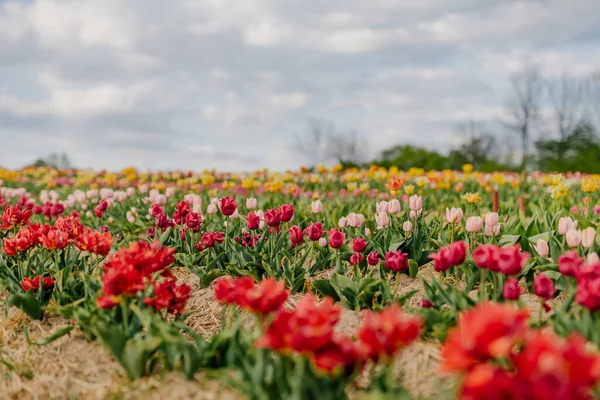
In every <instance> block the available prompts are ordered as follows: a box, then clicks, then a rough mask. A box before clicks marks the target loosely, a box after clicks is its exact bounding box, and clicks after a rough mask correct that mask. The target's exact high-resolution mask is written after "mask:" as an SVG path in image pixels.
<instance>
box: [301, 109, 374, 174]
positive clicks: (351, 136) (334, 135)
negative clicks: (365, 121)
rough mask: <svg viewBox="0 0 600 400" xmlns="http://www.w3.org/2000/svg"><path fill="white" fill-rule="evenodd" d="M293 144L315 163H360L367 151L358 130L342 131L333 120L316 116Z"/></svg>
mask: <svg viewBox="0 0 600 400" xmlns="http://www.w3.org/2000/svg"><path fill="white" fill-rule="evenodd" d="M293 146H294V150H296V151H299V152H300V153H302V154H304V155H305V156H306V157H307V158H308V159H309V160H310V162H311V163H312V164H313V165H315V164H319V163H325V162H327V161H337V162H343V163H358V162H361V161H363V159H364V157H365V156H366V151H367V146H366V143H364V142H363V140H362V139H361V137H360V135H359V134H358V132H357V131H356V130H348V131H340V130H338V129H337V128H336V127H335V126H334V125H333V124H332V123H331V122H327V121H324V120H319V119H314V118H313V119H311V120H310V121H309V122H308V126H307V129H306V130H305V131H304V132H300V133H298V134H297V135H296V137H295V141H294V143H293Z"/></svg>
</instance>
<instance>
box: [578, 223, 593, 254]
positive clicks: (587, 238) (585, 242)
mask: <svg viewBox="0 0 600 400" xmlns="http://www.w3.org/2000/svg"><path fill="white" fill-rule="evenodd" d="M595 241H596V230H595V229H594V228H592V227H591V226H590V227H588V228H585V229H584V230H583V231H581V245H582V246H583V247H585V248H586V249H589V248H591V247H592V246H593V245H594V242H595Z"/></svg>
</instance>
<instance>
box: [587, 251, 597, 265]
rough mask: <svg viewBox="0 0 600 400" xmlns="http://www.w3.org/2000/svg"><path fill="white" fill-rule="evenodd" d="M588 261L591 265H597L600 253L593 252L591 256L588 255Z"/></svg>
mask: <svg viewBox="0 0 600 400" xmlns="http://www.w3.org/2000/svg"><path fill="white" fill-rule="evenodd" d="M586 261H587V263H588V264H590V265H591V264H596V263H597V262H598V261H600V257H598V253H595V252H591V253H590V254H588V256H587V260H586Z"/></svg>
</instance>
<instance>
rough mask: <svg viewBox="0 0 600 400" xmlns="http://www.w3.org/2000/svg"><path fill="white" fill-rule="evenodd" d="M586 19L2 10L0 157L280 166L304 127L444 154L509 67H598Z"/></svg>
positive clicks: (305, 8)
mask: <svg viewBox="0 0 600 400" xmlns="http://www.w3.org/2000/svg"><path fill="white" fill-rule="evenodd" d="M598 15H600V3H598V2H596V1H595V0H576V1H573V2H564V1H561V0H546V1H512V0H445V1H443V2H442V1H438V0H423V1H419V2H415V1H410V0H373V1H369V2H364V1H359V0H331V1H328V2H317V1H312V2H309V1H301V0H261V1H258V0H256V1H254V0H248V1H245V2H239V1H236V0H224V1H219V2H215V1H211V0H181V1H178V2H164V1H161V0H132V1H128V2H122V1H119V0H106V1H103V2H97V1H91V0H77V1H74V0H44V1H41V0H33V1H28V2H24V1H22V2H15V1H9V2H6V1H5V2H2V1H0V138H1V139H2V140H3V142H4V141H6V140H7V139H8V140H9V141H10V139H11V138H12V139H13V140H12V142H11V143H9V144H5V145H3V148H2V149H0V163H7V164H9V165H10V166H13V167H19V166H21V165H22V164H23V163H24V162H25V161H28V160H25V159H28V158H32V157H34V156H36V155H43V153H45V152H47V151H49V150H52V151H56V150H60V149H62V150H65V151H67V152H69V153H70V154H71V155H72V158H73V160H74V161H75V162H76V163H77V164H78V165H80V166H82V167H85V166H88V165H89V166H92V167H95V168H101V167H107V168H121V167H123V166H124V165H136V166H138V167H140V168H152V169H157V168H163V169H164V168H186V169H187V168H192V167H193V168H208V167H211V166H215V167H218V168H222V169H232V170H243V169H254V168H258V167H262V166H268V167H272V168H278V169H284V168H289V167H293V166H294V165H295V164H298V163H302V162H303V160H302V158H301V156H300V155H298V154H295V153H294V151H293V148H291V146H290V143H291V142H292V141H293V136H294V134H295V133H296V132H298V131H300V130H301V129H302V128H303V127H304V126H305V125H306V121H307V120H308V118H309V117H313V116H314V117H320V118H324V119H327V120H330V121H332V122H334V123H335V124H336V126H340V127H345V128H349V129H350V128H356V129H357V130H358V131H359V132H362V133H363V134H364V135H365V137H368V138H369V139H370V141H372V143H370V148H372V150H373V152H377V151H379V150H381V149H382V148H383V147H384V146H389V145H392V144H395V143H399V142H410V143H416V144H422V145H429V146H437V147H439V148H445V149H447V148H449V146H450V145H451V142H452V138H453V135H454V134H455V128H456V123H457V121H459V120H460V119H461V118H465V117H469V116H472V117H473V118H478V119H490V120H495V119H497V118H498V116H499V115H500V114H501V112H502V101H503V96H504V91H505V90H506V84H505V83H504V82H506V80H507V75H508V73H510V72H511V71H512V70H514V68H515V66H517V67H518V66H519V65H522V64H523V63H525V62H530V61H534V62H536V63H540V64H543V66H545V67H547V69H548V71H549V73H553V74H556V71H559V70H563V69H568V68H569V67H572V68H573V69H574V70H577V72H578V73H581V74H585V73H589V71H591V70H592V69H594V68H595V67H596V66H597V65H598V64H597V63H598V62H599V61H600V60H599V59H598V58H597V56H595V55H594V54H593V53H591V52H586V51H582V50H581V45H586V46H593V44H598V42H599V41H600V35H598V33H600V31H598V29H597V25H598V22H600V18H599V17H598ZM3 27H4V28H3ZM6 27H10V29H8V28H6ZM1 76H5V77H6V76H9V77H12V78H4V80H3V78H2V77H1ZM15 77H16V78H15ZM33 142H35V143H33ZM6 153H9V154H8V155H6ZM3 154H4V155H3ZM4 160H6V161H4ZM24 160H25V161H24Z"/></svg>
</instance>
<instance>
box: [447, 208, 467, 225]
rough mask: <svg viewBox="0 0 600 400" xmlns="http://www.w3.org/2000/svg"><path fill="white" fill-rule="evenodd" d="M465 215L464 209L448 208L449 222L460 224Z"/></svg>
mask: <svg viewBox="0 0 600 400" xmlns="http://www.w3.org/2000/svg"><path fill="white" fill-rule="evenodd" d="M462 217H463V211H462V209H460V208H455V207H452V208H451V209H449V208H446V220H447V221H448V223H449V224H454V225H458V224H460V221H461V220H462Z"/></svg>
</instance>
